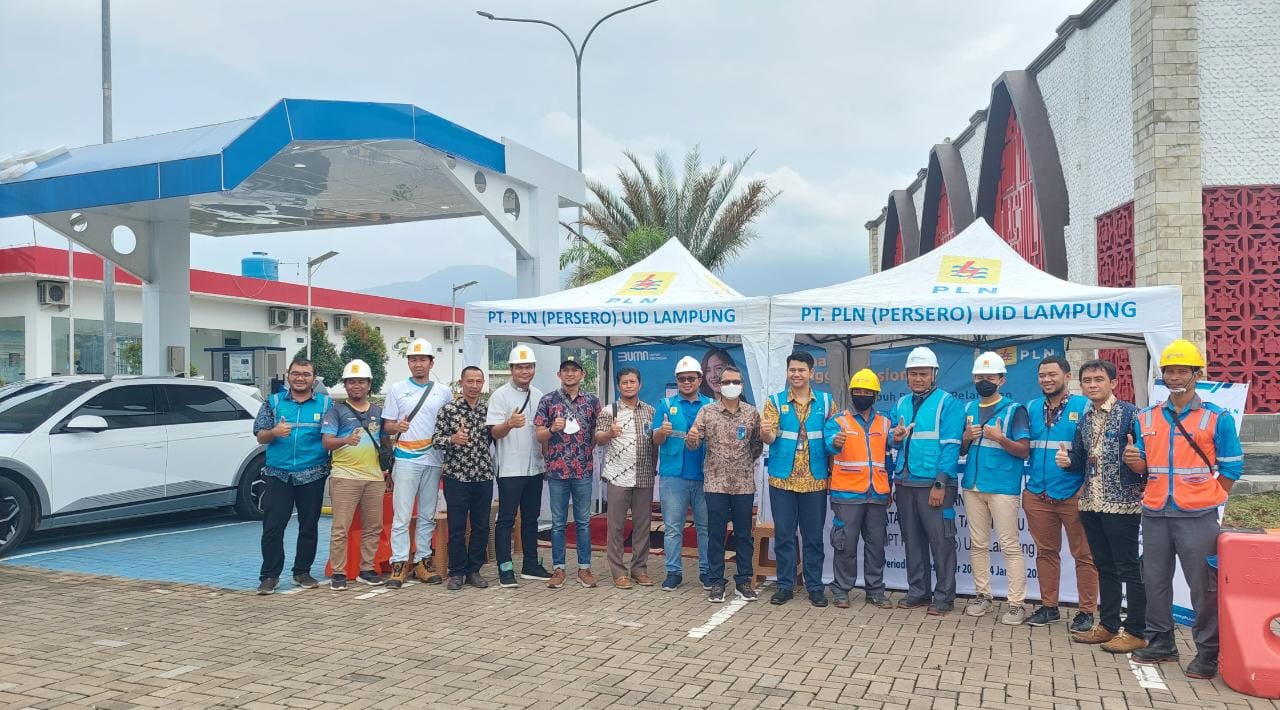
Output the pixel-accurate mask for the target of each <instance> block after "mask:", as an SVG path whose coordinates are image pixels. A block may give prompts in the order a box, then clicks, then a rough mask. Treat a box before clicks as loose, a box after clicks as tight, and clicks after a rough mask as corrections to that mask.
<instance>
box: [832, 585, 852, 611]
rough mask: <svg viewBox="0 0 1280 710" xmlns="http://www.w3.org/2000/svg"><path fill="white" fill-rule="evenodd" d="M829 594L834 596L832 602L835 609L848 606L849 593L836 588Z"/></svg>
mask: <svg viewBox="0 0 1280 710" xmlns="http://www.w3.org/2000/svg"><path fill="white" fill-rule="evenodd" d="M831 596H832V597H834V599H835V601H834V603H835V606H836V608H837V609H848V608H849V593H848V592H845V591H841V590H839V589H837V590H836V591H835V592H833V593H832V594H831Z"/></svg>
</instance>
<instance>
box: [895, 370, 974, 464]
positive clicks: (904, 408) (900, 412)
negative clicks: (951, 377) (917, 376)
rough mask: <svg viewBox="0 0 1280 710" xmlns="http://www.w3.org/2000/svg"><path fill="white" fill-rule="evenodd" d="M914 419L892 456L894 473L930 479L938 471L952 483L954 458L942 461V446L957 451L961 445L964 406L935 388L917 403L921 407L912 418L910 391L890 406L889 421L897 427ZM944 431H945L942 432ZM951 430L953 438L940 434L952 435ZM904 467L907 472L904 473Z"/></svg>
mask: <svg viewBox="0 0 1280 710" xmlns="http://www.w3.org/2000/svg"><path fill="white" fill-rule="evenodd" d="M957 420H958V421H957ZM913 422H914V423H915V428H914V429H912V430H911V436H910V437H909V438H907V439H905V440H904V441H903V443H902V445H901V447H900V448H899V449H898V455H897V456H896V457H895V459H894V477H896V478H898V479H903V478H906V479H909V480H913V481H929V482H930V483H932V482H933V480H934V479H935V478H937V476H938V473H939V472H945V473H946V474H947V477H948V479H950V480H948V482H947V485H952V484H951V482H952V481H954V480H955V478H956V462H955V459H954V458H949V459H948V460H947V461H943V460H942V454H943V447H949V450H950V451H951V452H958V450H959V448H960V438H959V437H960V435H961V434H963V433H964V410H963V409H962V408H961V405H960V402H958V401H956V399H955V397H952V396H951V395H949V394H947V393H946V392H943V391H942V390H940V389H934V390H933V392H930V393H929V396H928V397H926V398H925V400H924V401H923V402H921V403H920V410H919V411H918V412H917V413H916V415H915V417H914V418H913V417H912V416H911V394H910V393H908V394H906V395H903V396H902V397H899V398H898V402H897V404H895V405H894V407H893V414H892V416H891V417H890V421H889V424H890V426H891V427H896V426H898V425H899V424H903V425H904V426H905V425H908V424H911V423H913ZM943 431H946V432H948V434H947V435H943V434H942V432H943ZM950 432H955V434H953V436H955V437H956V438H954V439H952V438H942V437H943V436H948V435H952V434H950ZM904 470H905V471H906V472H907V475H906V476H903V471H904Z"/></svg>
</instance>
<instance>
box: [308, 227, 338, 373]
mask: <svg viewBox="0 0 1280 710" xmlns="http://www.w3.org/2000/svg"><path fill="white" fill-rule="evenodd" d="M337 255H338V252H336V251H328V252H325V253H324V254H321V255H320V256H317V257H314V258H311V259H307V359H308V360H310V359H311V276H312V275H313V274H315V273H316V269H319V268H320V265H321V264H323V263H324V262H326V261H328V260H330V259H332V258H333V257H335V256H337Z"/></svg>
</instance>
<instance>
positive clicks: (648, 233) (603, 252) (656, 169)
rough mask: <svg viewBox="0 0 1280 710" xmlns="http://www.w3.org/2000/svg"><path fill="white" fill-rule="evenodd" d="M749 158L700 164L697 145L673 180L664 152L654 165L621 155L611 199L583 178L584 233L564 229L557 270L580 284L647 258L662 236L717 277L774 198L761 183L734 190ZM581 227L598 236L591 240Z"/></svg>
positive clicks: (749, 239)
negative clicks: (586, 193) (586, 194)
mask: <svg viewBox="0 0 1280 710" xmlns="http://www.w3.org/2000/svg"><path fill="white" fill-rule="evenodd" d="M753 154H754V153H748V154H747V155H746V156H744V157H743V158H742V159H741V160H739V161H737V162H735V163H732V164H730V163H729V162H728V161H727V160H725V159H724V158H721V159H720V160H719V161H718V162H716V163H715V164H714V165H707V166H704V165H703V164H702V154H701V152H700V151H699V150H698V148H697V147H694V148H693V149H692V150H690V151H689V152H688V154H686V155H685V159H684V166H683V173H682V174H677V172H676V168H675V166H674V164H673V163H672V161H671V158H670V157H669V156H667V155H666V154H665V153H658V154H656V155H655V156H654V164H653V167H652V168H650V167H649V166H647V165H645V164H644V163H643V162H642V161H641V160H640V158H638V157H636V155H635V154H634V153H631V152H627V153H626V156H627V160H628V161H630V165H629V166H623V167H621V168H619V169H618V183H619V185H620V186H621V191H620V192H619V193H617V194H615V193H614V192H613V190H611V189H610V188H608V187H607V186H605V185H604V184H602V183H599V182H596V181H594V180H590V181H588V182H587V188H588V189H589V190H590V191H591V194H592V196H593V197H594V199H593V200H592V201H591V202H590V203H588V204H587V206H586V214H585V215H584V216H583V220H582V225H581V226H582V227H583V228H584V229H583V232H581V233H579V232H574V230H573V229H572V228H570V232H571V236H570V237H569V246H568V247H567V248H566V249H565V251H564V252H563V253H562V254H561V256H560V268H562V269H567V268H571V267H572V271H571V272H570V276H569V284H568V285H569V286H581V285H584V284H587V283H591V282H592V281H596V280H598V279H600V278H603V277H605V276H609V275H611V274H614V273H617V272H618V271H621V270H622V269H625V268H626V267H628V266H630V265H632V264H634V263H636V262H637V261H639V260H641V259H643V258H644V257H646V256H648V255H649V254H652V253H653V251H654V250H656V249H657V248H658V247H660V246H662V244H663V242H665V241H666V238H667V237H675V238H677V239H679V240H680V243H682V244H684V246H685V248H687V249H688V250H689V252H690V253H692V254H693V256H694V258H696V259H697V260H698V261H699V262H701V263H702V265H703V266H706V267H707V268H708V269H711V270H712V271H722V270H723V269H724V267H725V266H727V265H728V264H729V262H730V261H732V260H733V258H734V257H736V256H737V255H738V254H740V253H741V252H742V250H743V249H745V248H746V247H747V246H748V245H749V244H750V243H751V242H752V241H754V240H755V239H756V238H757V237H758V236H759V235H758V234H756V232H755V230H754V229H753V225H754V223H755V222H756V220H758V219H759V218H760V217H761V216H763V215H764V213H765V212H766V211H767V210H768V209H769V207H770V206H771V205H772V204H773V202H774V200H776V199H777V198H778V193H777V192H775V191H773V190H770V189H769V187H768V184H767V182H766V181H765V180H763V179H758V180H752V181H750V182H748V183H747V184H746V185H744V186H741V189H739V186H738V179H739V178H740V177H741V176H742V171H743V169H744V168H745V167H746V165H747V162H748V161H750V160H751V156H752V155H753ZM586 229H590V230H594V231H595V232H597V233H598V234H599V235H600V236H599V238H598V239H592V238H589V237H587V236H586V235H585V232H586Z"/></svg>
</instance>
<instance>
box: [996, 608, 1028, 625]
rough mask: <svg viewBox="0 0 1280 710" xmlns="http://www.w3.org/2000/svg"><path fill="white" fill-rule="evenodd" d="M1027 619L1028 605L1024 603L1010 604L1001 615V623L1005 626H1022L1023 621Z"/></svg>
mask: <svg viewBox="0 0 1280 710" xmlns="http://www.w3.org/2000/svg"><path fill="white" fill-rule="evenodd" d="M1026 620H1027V607H1026V605H1024V604H1010V605H1009V606H1008V607H1006V608H1005V610H1004V615H1003V616H1001V617H1000V623H1002V624H1004V625H1005V626H1022V622H1024V621H1026Z"/></svg>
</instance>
